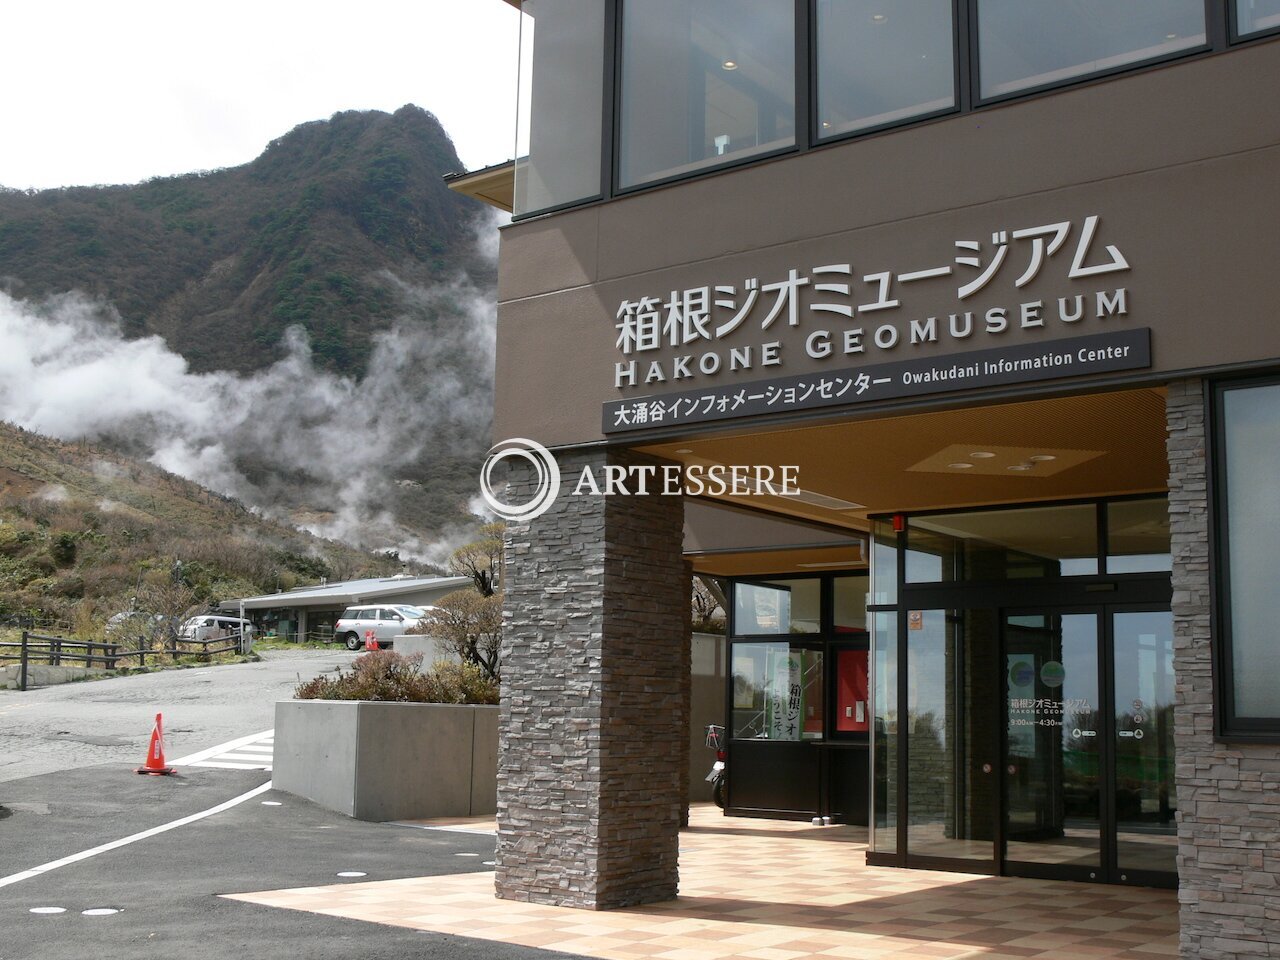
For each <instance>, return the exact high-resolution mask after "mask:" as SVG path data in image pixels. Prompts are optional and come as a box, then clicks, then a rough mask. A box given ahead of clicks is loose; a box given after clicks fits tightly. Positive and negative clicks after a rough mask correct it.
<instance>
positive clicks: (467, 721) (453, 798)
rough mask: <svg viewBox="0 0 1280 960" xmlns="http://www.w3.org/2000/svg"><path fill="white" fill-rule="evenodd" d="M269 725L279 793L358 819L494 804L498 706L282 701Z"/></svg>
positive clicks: (484, 809)
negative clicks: (272, 731) (273, 731)
mask: <svg viewBox="0 0 1280 960" xmlns="http://www.w3.org/2000/svg"><path fill="white" fill-rule="evenodd" d="M275 729H276V732H275V751H274V752H275V760H274V770H273V773H272V780H273V782H274V785H275V787H276V789H278V790H284V791H287V792H288V793H293V794H297V795H298V796H300V797H305V798H307V799H308V800H311V801H314V802H315V803H318V804H320V805H321V806H322V807H327V808H328V809H330V810H336V811H337V812H338V813H344V814H346V815H347V816H349V817H355V818H356V819H357V820H374V821H382V820H416V819H423V818H426V817H467V816H481V815H483V814H489V813H494V812H495V811H496V810H497V770H498V708H497V707H496V706H471V705H457V704H445V703H375V702H371V701H368V700H283V701H279V702H277V703H276V728H275Z"/></svg>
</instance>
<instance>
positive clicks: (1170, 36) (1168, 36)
mask: <svg viewBox="0 0 1280 960" xmlns="http://www.w3.org/2000/svg"><path fill="white" fill-rule="evenodd" d="M1164 38H1165V39H1166V40H1177V39H1178V35H1177V34H1176V33H1166V34H1165V35H1164Z"/></svg>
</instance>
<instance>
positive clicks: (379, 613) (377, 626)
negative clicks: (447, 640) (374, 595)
mask: <svg viewBox="0 0 1280 960" xmlns="http://www.w3.org/2000/svg"><path fill="white" fill-rule="evenodd" d="M434 609H436V608H435V607H414V606H410V605H409V604H404V603H393V604H378V605H367V606H359V607H347V609H346V610H344V611H342V616H341V617H339V618H338V622H337V623H335V624H334V625H333V638H334V639H335V640H338V641H341V642H342V643H344V644H346V647H347V649H348V650H361V649H363V648H364V644H365V638H366V636H367V635H368V634H369V633H370V631H372V633H373V638H374V639H375V640H377V641H378V646H379V647H383V648H386V647H390V646H391V645H392V644H393V643H394V642H395V638H396V637H397V636H398V635H400V634H402V633H406V632H407V631H408V630H409V628H410V627H414V626H417V625H418V623H419V622H420V621H421V620H422V618H423V617H425V616H426V615H427V613H428V611H430V610H434Z"/></svg>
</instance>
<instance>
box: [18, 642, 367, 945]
mask: <svg viewBox="0 0 1280 960" xmlns="http://www.w3.org/2000/svg"><path fill="white" fill-rule="evenodd" d="M261 656H262V658H263V659H262V662H260V663H239V664H225V665H221V666H211V667H198V668H192V669H185V670H160V671H157V672H155V673H147V674H138V675H134V676H124V677H111V678H107V679H103V680H89V681H84V682H79V683H64V684H59V685H57V686H51V687H44V688H40V689H36V690H28V691H26V692H22V691H18V690H0V781H5V780H13V779H18V778H21V777H31V776H37V775H39V774H42V773H52V772H56V771H59V770H71V769H75V768H78V767H84V766H90V765H92V764H98V763H111V762H130V761H133V762H135V763H141V762H142V761H143V759H144V758H145V757H146V754H147V743H148V739H149V738H150V736H151V726H152V724H153V722H154V721H155V716H156V714H157V713H160V714H163V715H164V726H165V750H166V755H167V756H168V757H170V758H176V757H181V756H185V755H188V754H191V753H195V752H197V751H199V750H203V749H205V748H208V747H212V746H214V745H216V744H220V743H224V742H226V741H228V740H233V739H235V738H237V737H243V736H247V735H249V734H255V733H261V732H263V731H265V730H270V729H271V728H272V727H273V726H275V702H276V701H277V700H289V699H291V698H292V697H293V690H294V687H295V686H297V684H298V683H299V682H300V681H302V680H309V679H311V678H312V677H315V676H318V675H320V674H322V673H330V672H332V671H334V670H336V669H338V668H339V667H344V666H347V665H348V664H350V663H351V661H352V660H353V659H354V658H355V656H356V654H352V653H348V652H347V651H346V650H342V649H332V650H305V649H304V650H278V651H264V652H263V653H262V654H261ZM0 958H3V954H0Z"/></svg>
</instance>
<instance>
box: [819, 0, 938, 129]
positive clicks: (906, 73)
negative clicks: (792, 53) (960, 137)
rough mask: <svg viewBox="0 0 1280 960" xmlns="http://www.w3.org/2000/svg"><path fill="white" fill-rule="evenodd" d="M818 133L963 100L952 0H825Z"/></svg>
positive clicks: (897, 119)
mask: <svg viewBox="0 0 1280 960" xmlns="http://www.w3.org/2000/svg"><path fill="white" fill-rule="evenodd" d="M816 35H817V39H818V49H817V59H818V63H817V72H818V88H817V93H818V103H817V106H818V129H817V134H818V137H819V139H822V138H826V137H835V136H840V135H841V134H847V133H853V132H855V131H859V130H871V129H874V128H876V127H884V126H888V125H890V124H894V123H902V122H903V121H904V120H910V119H914V118H916V117H921V116H926V115H928V114H932V113H938V112H940V111H946V110H951V109H954V108H955V106H956V71H955V24H954V17H953V13H952V0H895V2H894V3H885V2H884V0H819V2H818V5H817V29H816Z"/></svg>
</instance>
